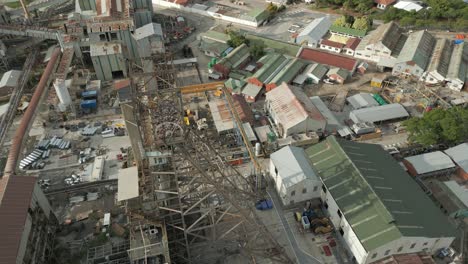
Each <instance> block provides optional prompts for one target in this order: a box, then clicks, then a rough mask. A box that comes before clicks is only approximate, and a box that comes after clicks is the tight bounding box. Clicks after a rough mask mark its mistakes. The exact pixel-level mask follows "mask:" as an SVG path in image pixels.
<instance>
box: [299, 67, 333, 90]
mask: <svg viewBox="0 0 468 264" xmlns="http://www.w3.org/2000/svg"><path fill="white" fill-rule="evenodd" d="M327 72H328V68H327V67H326V66H324V65H322V64H318V63H311V64H309V65H307V67H306V68H305V69H304V71H303V72H302V73H301V74H299V75H297V76H296V78H295V79H294V80H293V84H296V85H303V84H304V82H306V81H311V82H312V83H315V84H317V83H319V82H321V81H322V80H323V78H324V77H325V75H326V74H327Z"/></svg>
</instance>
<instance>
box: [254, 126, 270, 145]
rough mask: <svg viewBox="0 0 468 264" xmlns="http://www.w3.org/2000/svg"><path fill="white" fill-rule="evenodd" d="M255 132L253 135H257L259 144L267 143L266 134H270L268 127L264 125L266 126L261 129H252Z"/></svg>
mask: <svg viewBox="0 0 468 264" xmlns="http://www.w3.org/2000/svg"><path fill="white" fill-rule="evenodd" d="M254 130H255V133H256V134H257V136H258V139H259V140H260V142H262V143H263V142H267V141H268V135H267V134H268V133H270V132H271V128H270V126H269V125H266V126H261V127H256V128H254Z"/></svg>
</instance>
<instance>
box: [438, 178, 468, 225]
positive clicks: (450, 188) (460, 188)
mask: <svg viewBox="0 0 468 264" xmlns="http://www.w3.org/2000/svg"><path fill="white" fill-rule="evenodd" d="M430 187H431V192H432V195H433V196H434V198H435V199H436V200H437V203H438V204H439V206H440V209H441V210H442V211H443V212H444V213H445V214H447V215H449V216H450V217H452V218H454V219H459V220H461V221H464V220H465V219H466V218H468V189H467V188H466V186H465V185H464V184H461V183H458V182H456V181H439V180H434V181H431V183H430Z"/></svg>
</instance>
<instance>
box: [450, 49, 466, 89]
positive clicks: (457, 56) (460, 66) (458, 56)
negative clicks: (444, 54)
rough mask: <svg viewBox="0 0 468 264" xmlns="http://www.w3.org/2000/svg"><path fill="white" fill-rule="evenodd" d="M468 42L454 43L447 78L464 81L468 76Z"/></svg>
mask: <svg viewBox="0 0 468 264" xmlns="http://www.w3.org/2000/svg"><path fill="white" fill-rule="evenodd" d="M467 71H468V44H467V43H462V44H458V45H454V48H453V52H452V56H451V58H450V66H449V68H448V73H447V79H451V80H454V79H458V80H460V81H464V80H465V79H466V78H467V77H468V72H467Z"/></svg>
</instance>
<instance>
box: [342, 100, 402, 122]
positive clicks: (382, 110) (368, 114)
mask: <svg viewBox="0 0 468 264" xmlns="http://www.w3.org/2000/svg"><path fill="white" fill-rule="evenodd" d="M408 116H409V114H408V112H407V111H406V109H405V108H404V107H403V106H402V105H401V104H387V105H382V106H374V107H368V108H361V109H357V110H353V111H351V112H350V113H349V118H351V119H352V120H353V122H354V123H364V122H371V123H375V122H380V121H386V120H392V119H397V118H404V117H408Z"/></svg>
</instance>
